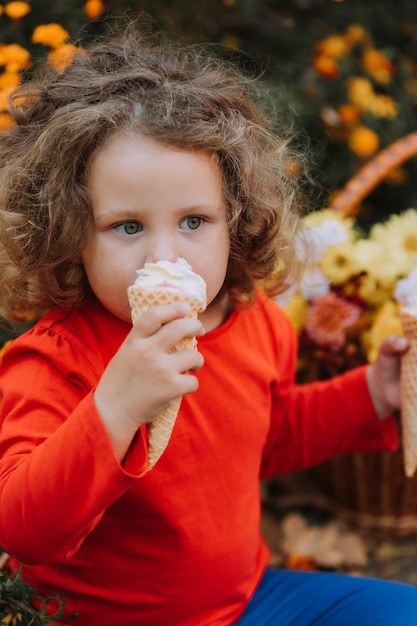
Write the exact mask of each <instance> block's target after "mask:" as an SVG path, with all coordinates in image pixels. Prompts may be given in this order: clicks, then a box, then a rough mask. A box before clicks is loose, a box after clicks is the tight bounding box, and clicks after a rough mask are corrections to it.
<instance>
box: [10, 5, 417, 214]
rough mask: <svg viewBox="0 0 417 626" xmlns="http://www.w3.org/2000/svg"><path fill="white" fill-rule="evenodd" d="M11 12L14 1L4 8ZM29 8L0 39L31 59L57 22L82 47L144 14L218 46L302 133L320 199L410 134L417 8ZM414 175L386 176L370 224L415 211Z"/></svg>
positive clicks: (412, 171) (370, 207) (411, 171)
mask: <svg viewBox="0 0 417 626" xmlns="http://www.w3.org/2000/svg"><path fill="white" fill-rule="evenodd" d="M8 4H12V3H10V2H9V3H5V4H4V5H3V6H4V7H7V5H8ZM28 4H29V5H30V6H31V11H30V13H28V14H27V15H25V16H24V17H23V18H22V19H20V20H10V19H9V18H8V17H7V16H6V15H5V14H4V13H3V16H2V17H0V41H2V42H4V43H12V42H16V43H19V44H20V45H21V46H23V47H24V48H26V49H28V50H29V51H30V54H31V56H32V58H42V55H45V54H46V53H47V52H48V50H47V49H45V47H42V46H41V45H39V44H34V43H33V42H32V39H31V38H32V33H33V30H34V28H35V27H36V26H38V25H39V24H50V23H57V24H60V25H62V26H63V27H64V28H65V29H67V30H68V32H69V35H70V38H71V41H72V42H77V41H80V42H83V41H86V40H88V39H90V38H91V37H94V36H95V35H97V34H99V33H100V32H101V31H102V29H103V25H104V24H105V23H106V22H107V21H110V20H112V19H114V18H120V17H123V16H131V17H135V16H136V15H138V14H140V13H142V12H144V13H147V14H149V15H151V16H152V17H153V18H154V20H155V22H156V24H157V25H158V26H160V27H161V28H163V29H164V30H167V31H169V32H172V33H181V35H183V36H184V35H185V36H186V37H189V38H190V39H191V40H199V41H204V42H213V43H214V44H219V45H221V46H223V47H224V51H225V54H228V55H230V56H231V57H232V58H233V59H234V60H236V61H238V62H239V63H241V64H242V65H243V66H245V67H247V68H248V69H249V70H251V71H254V72H255V73H260V74H262V75H263V78H264V79H265V81H266V83H267V86H268V89H269V91H270V93H271V95H272V98H273V99H274V101H275V103H276V114H277V116H278V115H280V116H281V115H282V116H284V119H288V118H289V116H290V117H291V118H292V117H294V123H295V126H296V127H297V128H300V129H303V130H304V131H306V133H307V135H308V137H309V138H310V140H311V147H312V168H313V173H314V175H315V177H316V178H317V180H318V181H319V182H320V184H321V185H322V187H323V189H324V191H325V192H327V191H329V192H332V191H333V190H337V189H339V188H340V187H341V186H342V185H343V184H344V183H345V182H346V181H347V180H348V179H349V178H350V177H351V176H352V175H353V174H354V173H355V172H356V171H357V170H358V169H359V168H360V167H361V165H362V164H363V163H365V162H366V161H367V160H368V159H369V158H371V157H372V155H373V154H374V153H375V152H376V151H378V150H379V149H381V148H383V147H385V146H387V145H389V144H390V143H392V142H394V141H395V140H396V139H398V138H400V137H402V136H404V135H406V134H407V133H410V132H413V131H414V130H415V129H416V127H417V2H416V1H415V0H396V1H394V0H381V1H380V2H379V3H378V5H377V7H376V6H375V2H374V0H210V1H209V0H200V1H199V2H193V1H192V0H103V1H101V0H100V1H98V0H88V1H87V2H85V1H84V2H83V1H82V0H31V1H30V2H29V3H28ZM87 5H89V6H90V8H93V5H95V6H96V8H97V6H99V5H102V9H101V10H98V11H96V16H94V10H93V12H92V13H91V11H90V14H89V15H88V11H86V7H87ZM94 17H97V18H98V19H92V18H94ZM89 18H90V19H89ZM354 33H356V37H357V40H356V42H354V41H353V39H352V36H353V35H352V34H354ZM365 57H366V59H365ZM378 67H379V69H380V70H381V72H380V73H379V75H378ZM384 67H385V76H384V74H383V70H384ZM352 77H356V78H362V80H363V81H366V83H365V82H362V92H361V93H362V95H361V96H360V97H358V95H357V97H356V102H352V97H353V96H352V90H351V89H349V87H348V85H349V80H350V79H351V78H352ZM381 77H382V78H381ZM358 84H359V86H360V85H361V84H360V83H358ZM366 89H367V90H366ZM370 98H371V99H373V100H375V101H377V100H379V101H383V100H384V98H385V99H386V101H387V102H388V101H389V102H391V103H392V110H391V113H392V112H393V114H391V115H388V114H386V115H382V114H381V108H380V109H379V113H378V114H376V113H375V110H372V107H371V108H370V107H369V106H368V107H367V104H366V102H365V100H366V99H368V100H369V99H370ZM360 99H362V103H360V102H359V100H360ZM346 105H348V106H346ZM416 175H417V162H416V159H411V160H410V161H409V162H408V163H407V164H406V165H405V166H404V167H403V168H401V170H400V171H397V172H393V174H392V176H391V177H390V180H389V181H387V182H385V183H383V184H381V185H380V186H379V187H378V188H377V189H376V190H375V191H374V192H373V193H372V194H371V195H370V196H369V198H368V199H367V201H366V203H365V206H364V208H363V212H364V214H365V215H367V218H368V219H370V220H371V221H372V220H374V221H375V220H377V219H378V218H379V217H384V216H385V215H387V214H390V213H392V211H393V210H395V209H396V207H397V206H398V209H399V210H402V209H404V208H406V207H408V206H413V205H414V206H417V187H416V186H415V185H414V179H415V177H416Z"/></svg>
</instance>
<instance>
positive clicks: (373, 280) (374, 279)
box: [358, 273, 394, 305]
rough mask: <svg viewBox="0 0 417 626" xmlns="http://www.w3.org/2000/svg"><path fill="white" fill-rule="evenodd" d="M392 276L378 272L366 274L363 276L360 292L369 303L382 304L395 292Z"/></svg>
mask: <svg viewBox="0 0 417 626" xmlns="http://www.w3.org/2000/svg"><path fill="white" fill-rule="evenodd" d="M393 289H394V282H393V281H392V278H391V277H389V276H387V277H384V276H381V275H378V274H376V273H375V274H365V275H364V276H363V277H361V281H360V285H359V289H358V294H359V296H360V297H361V298H362V300H364V301H365V302H367V303H368V304H371V305H380V304H382V303H383V302H385V301H386V300H388V299H389V298H390V297H391V295H392V292H393Z"/></svg>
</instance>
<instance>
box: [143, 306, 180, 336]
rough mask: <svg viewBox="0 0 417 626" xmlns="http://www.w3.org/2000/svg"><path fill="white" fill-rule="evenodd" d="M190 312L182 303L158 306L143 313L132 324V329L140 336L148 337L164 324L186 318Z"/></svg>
mask: <svg viewBox="0 0 417 626" xmlns="http://www.w3.org/2000/svg"><path fill="white" fill-rule="evenodd" d="M190 311H191V309H190V307H189V305H188V304H186V303H184V302H175V303H172V304H158V305H156V306H153V307H150V308H149V309H147V310H146V311H144V312H143V313H142V315H140V317H139V318H138V319H137V320H136V322H135V323H134V328H135V329H136V330H137V331H138V332H139V333H140V335H141V336H143V337H149V336H150V335H153V334H154V333H156V332H157V331H158V330H159V329H160V328H162V326H165V324H168V323H169V322H172V321H173V320H176V319H181V318H183V317H186V316H187V315H189V314H190Z"/></svg>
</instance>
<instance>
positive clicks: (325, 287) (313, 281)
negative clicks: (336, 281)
mask: <svg viewBox="0 0 417 626" xmlns="http://www.w3.org/2000/svg"><path fill="white" fill-rule="evenodd" d="M329 290H330V285H329V281H328V280H327V278H326V277H325V275H324V274H323V272H322V271H321V270H320V269H319V268H317V267H314V268H311V269H308V270H307V271H306V272H305V273H304V275H303V279H302V281H301V289H300V291H301V295H302V296H303V298H305V300H314V298H317V297H318V296H323V295H324V294H325V293H327V292H328V291H329Z"/></svg>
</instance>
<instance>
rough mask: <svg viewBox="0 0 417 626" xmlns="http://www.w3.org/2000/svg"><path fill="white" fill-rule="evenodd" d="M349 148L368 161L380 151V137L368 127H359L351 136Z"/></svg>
mask: <svg viewBox="0 0 417 626" xmlns="http://www.w3.org/2000/svg"><path fill="white" fill-rule="evenodd" d="M348 146H349V148H350V149H351V150H352V152H354V153H355V154H356V155H357V156H358V157H360V158H361V159H368V158H369V157H371V156H372V155H373V154H375V152H376V151H377V150H378V148H379V137H378V135H377V134H376V133H375V132H374V131H373V130H371V129H370V128H368V127H367V126H357V127H356V128H354V129H353V131H352V132H351V134H350V136H349V139H348Z"/></svg>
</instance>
